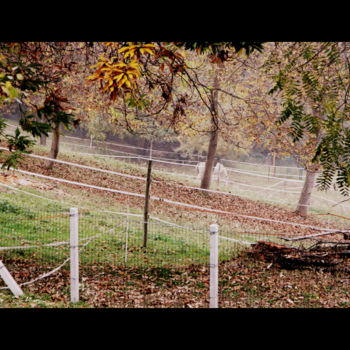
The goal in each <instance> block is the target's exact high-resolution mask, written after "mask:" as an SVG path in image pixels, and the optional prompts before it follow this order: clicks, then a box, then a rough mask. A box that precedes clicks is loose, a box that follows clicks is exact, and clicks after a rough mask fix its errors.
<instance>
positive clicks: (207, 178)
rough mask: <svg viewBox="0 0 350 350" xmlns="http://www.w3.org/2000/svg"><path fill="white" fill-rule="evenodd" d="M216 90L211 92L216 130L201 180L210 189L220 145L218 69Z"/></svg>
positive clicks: (211, 137)
mask: <svg viewBox="0 0 350 350" xmlns="http://www.w3.org/2000/svg"><path fill="white" fill-rule="evenodd" d="M213 86H214V90H213V91H212V93H211V112H212V125H213V127H214V130H213V131H211V133H210V140H209V146H208V154H207V161H206V162H205V169H204V174H203V178H202V181H201V188H204V189H209V187H210V182H211V175H212V172H213V168H214V161H215V155H216V149H217V146H218V138H219V126H218V90H217V89H218V88H219V78H218V71H217V72H216V74H215V77H214V84H213Z"/></svg>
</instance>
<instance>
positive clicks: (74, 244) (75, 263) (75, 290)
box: [69, 208, 79, 303]
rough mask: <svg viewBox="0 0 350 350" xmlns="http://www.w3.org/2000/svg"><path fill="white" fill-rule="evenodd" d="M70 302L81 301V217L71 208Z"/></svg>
mask: <svg viewBox="0 0 350 350" xmlns="http://www.w3.org/2000/svg"><path fill="white" fill-rule="evenodd" d="M69 216H70V301H71V302H72V303H77V302H78V301H79V247H78V244H79V231H78V224H79V220H78V218H79V215H78V208H70V211H69Z"/></svg>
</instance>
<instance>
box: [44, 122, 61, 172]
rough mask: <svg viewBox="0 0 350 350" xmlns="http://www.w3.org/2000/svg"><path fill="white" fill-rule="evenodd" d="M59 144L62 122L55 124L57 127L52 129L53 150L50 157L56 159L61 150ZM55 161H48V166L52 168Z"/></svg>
mask: <svg viewBox="0 0 350 350" xmlns="http://www.w3.org/2000/svg"><path fill="white" fill-rule="evenodd" d="M59 144H60V124H58V125H57V126H55V128H54V129H53V131H52V142H51V150H50V154H49V157H50V158H53V159H56V158H57V155H58V151H59ZM53 163H54V162H53V161H50V160H48V161H46V168H47V169H52V167H53Z"/></svg>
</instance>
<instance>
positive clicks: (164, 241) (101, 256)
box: [0, 191, 209, 307]
mask: <svg viewBox="0 0 350 350" xmlns="http://www.w3.org/2000/svg"><path fill="white" fill-rule="evenodd" d="M11 192H12V191H11ZM16 192H17V191H16ZM21 202H22V200H21V197H20V195H19V193H18V192H17V197H16V196H9V195H7V196H6V194H5V193H3V194H2V200H1V207H0V213H1V215H0V221H1V248H0V256H1V260H2V261H3V262H4V264H5V265H6V266H9V270H10V272H11V273H12V274H14V276H15V278H16V279H18V283H19V285H20V286H21V287H24V286H27V287H30V286H32V285H35V284H36V283H39V282H40V283H43V282H42V281H43V280H44V279H45V278H46V277H53V276H54V275H55V273H56V272H57V271H59V270H60V269H63V270H67V271H68V269H69V265H70V281H69V278H68V277H67V274H66V275H64V276H66V281H65V288H66V296H67V291H68V290H67V288H68V284H70V286H71V287H70V291H71V292H70V295H71V299H70V300H71V301H72V302H76V301H78V290H77V284H76V282H77V281H78V278H79V273H78V271H79V270H80V271H81V275H80V280H82V281H84V279H85V275H89V276H91V273H92V271H99V270H100V271H102V272H104V273H106V271H109V272H110V273H111V274H112V275H113V273H117V274H119V279H118V283H117V285H118V286H119V288H120V289H123V293H122V294H123V295H122V296H121V295H120V293H119V297H120V298H119V299H120V300H119V305H120V306H122V307H124V306H125V305H127V306H128V307H132V306H133V305H134V304H135V301H133V300H132V298H129V297H128V290H129V289H130V286H129V285H131V284H132V282H130V280H129V279H128V278H126V279H125V280H124V281H123V280H122V279H121V278H120V276H124V274H125V273H126V271H129V273H130V274H131V275H135V273H136V275H139V274H140V273H141V274H142V273H146V272H147V271H151V272H152V271H153V272H154V271H158V273H163V274H165V275H166V274H170V273H171V274H177V276H178V277H179V276H181V275H182V274H184V273H185V271H186V269H188V268H189V267H190V266H191V265H196V266H201V267H204V268H207V267H208V263H209V234H208V230H201V229H197V230H192V229H191V228H185V227H180V226H179V225H172V224H171V223H165V222H164V221H163V220H160V219H158V220H155V219H151V220H150V222H149V238H148V247H147V249H146V250H145V249H143V248H142V242H143V223H144V222H143V220H142V217H138V216H136V215H134V216H132V215H128V214H127V213H125V214H124V215H120V214H117V213H115V214H112V213H111V212H96V211H94V210H86V209H85V210H80V211H79V220H77V217H78V216H77V213H76V211H74V210H70V212H69V211H68V210H67V208H65V207H62V206H61V205H59V204H58V203H49V204H46V205H45V206H46V210H45V212H43V211H38V203H36V206H35V207H36V208H35V209H33V207H25V206H23V204H21ZM45 206H44V205H43V207H45ZM78 232H79V244H77V233H78ZM78 247H79V262H80V269H79V270H78V268H77V261H78V259H77V252H78ZM19 262H24V263H26V265H23V264H20V265H18V264H19ZM69 262H70V264H69ZM16 264H17V265H16ZM179 271H180V272H179ZM180 280H181V279H180ZM178 281H179V278H178ZM183 282H184V283H185V279H183ZM58 285H60V284H59V283H58ZM121 286H122V288H121ZM146 286H147V283H146V284H143V287H144V288H145V289H142V288H141V287H142V283H140V281H138V288H139V290H140V294H141V295H142V297H143V298H142V305H140V304H137V303H136V306H137V305H138V306H146V305H147V293H146V291H147V287H146ZM4 288H6V287H2V289H4ZM81 293H82V297H83V298H84V288H82V290H81ZM178 299H179V300H181V295H180V296H179V298H178ZM155 302H156V300H154V301H153V303H155ZM205 302H208V298H206V300H204V301H203V303H204V306H205ZM148 304H149V303H148ZM173 304H174V305H177V306H178V307H179V306H180V305H181V302H180V301H176V299H174V300H173ZM155 305H156V304H155ZM134 306H135V305H134Z"/></svg>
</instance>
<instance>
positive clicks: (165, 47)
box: [89, 42, 262, 188]
mask: <svg viewBox="0 0 350 350" xmlns="http://www.w3.org/2000/svg"><path fill="white" fill-rule="evenodd" d="M107 45H108V47H110V49H111V51H110V54H109V57H110V58H107V57H106V55H105V56H101V57H100V58H99V60H98V62H97V63H96V65H94V66H93V68H95V71H94V73H93V74H92V75H91V76H90V77H89V79H90V80H92V81H99V82H100V87H101V89H102V91H103V92H104V93H108V94H109V95H110V99H111V100H112V101H115V100H116V99H117V98H120V99H122V100H123V105H124V115H125V119H127V109H126V106H128V105H129V106H130V104H134V105H135V106H136V108H137V109H139V110H143V111H146V114H148V116H155V115H158V114H160V113H163V112H165V111H166V109H167V107H169V105H170V104H171V105H172V110H173V115H172V117H171V119H170V120H171V121H172V124H173V126H174V125H175V124H178V120H179V119H180V120H181V117H183V116H185V115H186V112H185V110H184V107H187V106H188V104H189V103H188V99H189V98H188V95H187V94H186V93H181V89H178V90H177V89H176V88H175V87H176V83H177V81H178V80H179V79H182V80H183V81H185V82H186V84H188V86H189V87H190V89H192V92H193V91H195V92H196V93H197V99H200V100H202V102H203V104H204V106H205V107H206V108H207V109H208V111H209V113H210V116H211V130H210V131H209V133H210V141H209V146H208V152H207V162H206V168H205V171H204V176H203V179H202V184H201V187H202V188H209V185H210V178H211V172H212V167H213V162H214V158H215V153H216V148H217V142H218V136H219V125H218V118H219V105H218V95H219V79H218V77H216V78H215V74H214V81H213V84H210V85H212V86H208V85H207V86H206V85H204V84H203V83H200V82H199V80H198V79H197V76H196V75H194V76H193V75H192V74H191V72H190V69H189V67H188V65H187V64H186V60H185V58H184V54H181V51H180V50H179V48H184V49H185V50H190V51H193V50H195V51H196V52H197V54H202V53H206V54H207V55H209V58H210V62H211V64H219V65H222V64H223V62H226V61H230V60H232V59H233V58H232V56H233V55H234V54H235V52H237V51H238V52H239V51H243V50H245V51H246V54H247V55H249V54H250V53H251V52H253V51H254V50H259V51H261V50H262V44H261V43H247V42H236V43H235V42H222V43H209V42H203V43H199V42H187V43H182V42H177V43H108V44H107ZM201 90H205V91H201ZM150 91H152V95H153V96H158V101H159V103H158V106H155V104H154V103H151V104H150V105H152V110H151V111H150V110H149V109H148V108H147V105H149V98H148V96H149V92H150ZM155 107H158V108H155ZM137 114H139V113H137ZM207 132H208V131H207Z"/></svg>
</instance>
